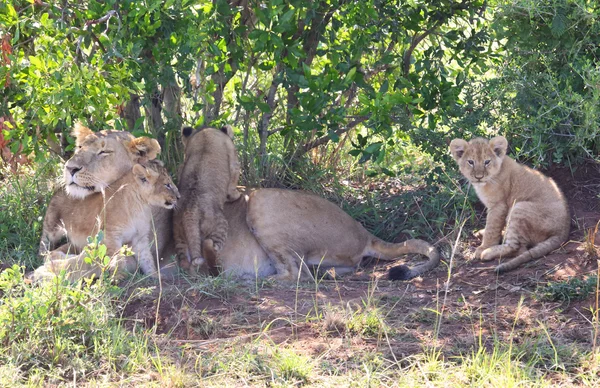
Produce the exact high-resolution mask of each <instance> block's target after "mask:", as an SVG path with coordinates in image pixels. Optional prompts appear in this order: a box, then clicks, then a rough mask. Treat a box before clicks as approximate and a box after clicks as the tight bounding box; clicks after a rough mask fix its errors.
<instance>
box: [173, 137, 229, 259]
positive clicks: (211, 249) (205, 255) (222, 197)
mask: <svg viewBox="0 0 600 388" xmlns="http://www.w3.org/2000/svg"><path fill="white" fill-rule="evenodd" d="M181 134H182V139H183V145H184V151H185V163H184V164H183V166H182V168H181V169H180V172H179V180H178V182H179V189H180V190H181V194H182V200H181V201H180V202H179V205H178V206H177V209H176V210H175V214H174V216H173V237H174V238H175V244H176V247H177V254H178V256H179V264H180V266H181V267H183V268H188V267H189V264H190V262H193V263H194V264H195V265H202V264H204V262H206V264H207V265H208V269H209V271H212V270H213V269H214V268H215V267H216V256H217V255H218V253H219V251H220V250H221V248H222V247H223V242H224V241H225V240H226V239H227V229H228V225H227V220H226V219H225V216H224V214H223V205H224V204H225V202H231V201H235V200H237V199H238V198H239V197H240V192H239V191H238V190H237V188H236V185H237V182H238V179H239V177H240V163H239V161H238V157H237V153H236V151H235V146H234V145H233V141H232V137H233V129H232V128H231V127H230V126H225V127H223V128H221V130H217V129H214V128H203V129H199V130H196V131H194V130H193V129H192V128H190V127H184V128H183V130H182V132H181Z"/></svg>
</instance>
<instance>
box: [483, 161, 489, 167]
mask: <svg viewBox="0 0 600 388" xmlns="http://www.w3.org/2000/svg"><path fill="white" fill-rule="evenodd" d="M490 162H491V160H486V161H485V162H483V164H485V165H486V166H487V165H488V164H490Z"/></svg>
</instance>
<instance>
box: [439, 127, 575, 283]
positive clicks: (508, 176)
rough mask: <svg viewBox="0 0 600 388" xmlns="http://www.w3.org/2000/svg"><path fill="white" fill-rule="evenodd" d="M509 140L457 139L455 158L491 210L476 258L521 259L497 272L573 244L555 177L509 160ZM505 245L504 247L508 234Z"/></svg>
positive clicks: (454, 151) (497, 138) (496, 138)
mask: <svg viewBox="0 0 600 388" xmlns="http://www.w3.org/2000/svg"><path fill="white" fill-rule="evenodd" d="M507 148H508V142H507V140H506V139H505V138H504V137H502V136H497V137H494V138H492V139H490V140H489V141H488V140H486V139H483V138H474V139H472V140H471V141H469V142H466V141H465V140H463V139H454V140H452V142H451V143H450V152H451V154H452V157H453V158H454V159H455V160H456V162H457V163H458V167H459V169H460V172H461V173H462V174H463V175H464V176H465V177H466V178H467V179H468V180H469V182H470V183H471V184H472V185H473V187H474V188H475V191H476V192H477V196H478V197H479V199H480V200H481V202H483V204H484V205H485V206H486V208H487V219H486V223H485V229H484V231H483V241H482V243H481V245H480V246H479V247H478V248H477V250H476V251H475V257H476V258H481V260H483V261H489V260H493V259H496V258H504V257H508V256H512V255H516V257H514V258H513V259H512V260H510V261H507V262H505V263H502V264H500V265H498V266H497V267H496V272H498V273H502V272H506V271H510V270H512V269H515V268H516V267H518V266H520V265H521V264H524V263H527V262H529V261H531V260H534V259H537V258H540V257H542V256H544V255H546V254H548V253H550V252H552V251H553V250H555V249H557V248H559V247H560V246H561V245H562V244H563V243H564V242H565V241H566V240H567V238H568V236H569V231H570V215H569V209H568V206H567V201H566V200H565V197H564V195H563V193H562V192H561V190H560V189H559V188H558V186H557V185H556V183H555V182H554V181H553V180H552V179H551V178H549V177H547V176H545V175H544V174H542V173H540V172H539V171H536V170H533V169H531V168H529V167H527V166H524V165H522V164H519V163H517V162H516V161H515V160H513V159H512V158H510V157H509V156H507V155H506V150H507ZM504 228H506V231H505V233H504V242H503V243H502V244H500V241H501V238H502V230H503V229H504Z"/></svg>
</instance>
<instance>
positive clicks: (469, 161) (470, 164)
mask: <svg viewBox="0 0 600 388" xmlns="http://www.w3.org/2000/svg"><path fill="white" fill-rule="evenodd" d="M467 163H469V166H471V167H473V166H474V165H475V162H473V161H472V160H467Z"/></svg>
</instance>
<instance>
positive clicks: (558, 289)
mask: <svg viewBox="0 0 600 388" xmlns="http://www.w3.org/2000/svg"><path fill="white" fill-rule="evenodd" d="M596 283H597V278H596V276H589V277H588V278H586V279H580V278H570V279H569V280H566V281H561V282H550V283H548V284H546V285H544V286H540V287H538V288H537V290H536V295H537V296H538V298H539V299H541V300H546V301H551V302H566V303H567V304H569V303H571V301H575V300H582V299H585V298H587V297H588V296H589V295H591V294H592V293H593V292H594V291H595V290H596Z"/></svg>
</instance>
